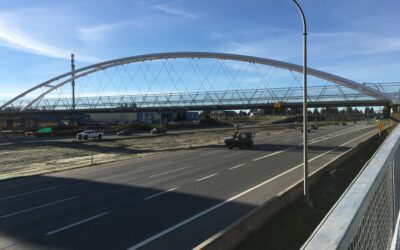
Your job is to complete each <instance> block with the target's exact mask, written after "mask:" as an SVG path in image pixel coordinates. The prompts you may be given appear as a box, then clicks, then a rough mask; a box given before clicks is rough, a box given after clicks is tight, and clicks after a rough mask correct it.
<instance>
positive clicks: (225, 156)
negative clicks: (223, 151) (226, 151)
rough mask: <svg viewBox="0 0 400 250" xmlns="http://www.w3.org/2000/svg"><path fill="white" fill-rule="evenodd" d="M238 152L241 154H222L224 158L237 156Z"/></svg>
mask: <svg viewBox="0 0 400 250" xmlns="http://www.w3.org/2000/svg"><path fill="white" fill-rule="evenodd" d="M238 154H240V152H237V153H234V154H230V155H224V156H222V158H227V157H231V156H235V155H238Z"/></svg>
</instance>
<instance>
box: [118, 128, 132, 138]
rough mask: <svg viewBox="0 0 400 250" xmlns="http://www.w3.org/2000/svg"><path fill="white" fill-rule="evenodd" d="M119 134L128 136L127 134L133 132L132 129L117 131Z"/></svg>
mask: <svg viewBox="0 0 400 250" xmlns="http://www.w3.org/2000/svg"><path fill="white" fill-rule="evenodd" d="M117 135H118V136H127V135H132V132H131V131H130V130H126V129H125V130H121V131H119V132H117Z"/></svg>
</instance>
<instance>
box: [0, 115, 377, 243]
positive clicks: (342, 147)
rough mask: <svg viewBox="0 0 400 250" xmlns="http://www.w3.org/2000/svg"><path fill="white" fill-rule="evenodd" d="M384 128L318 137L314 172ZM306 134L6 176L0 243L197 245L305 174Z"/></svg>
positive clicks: (325, 132)
mask: <svg viewBox="0 0 400 250" xmlns="http://www.w3.org/2000/svg"><path fill="white" fill-rule="evenodd" d="M375 133H377V129H376V126H375V125H373V126H371V125H366V124H365V123H362V124H361V123H358V124H351V125H348V126H328V127H323V128H320V129H319V130H313V131H312V132H311V133H310V134H309V135H310V149H309V159H310V164H309V165H310V172H313V171H316V170H317V169H318V168H321V167H323V166H324V165H326V164H327V163H329V162H330V161H332V160H334V159H335V158H337V157H339V156H340V155H341V154H343V153H345V152H346V151H347V150H349V149H351V148H352V147H355V146H356V145H358V144H359V143H360V142H361V141H363V140H365V139H367V138H368V137H370V136H372V135H373V134H375ZM301 137H302V134H301V133H300V132H299V131H291V132H287V131H285V132H284V133H282V132H277V133H274V134H271V135H269V136H266V137H263V138H257V137H256V146H255V147H254V149H249V150H238V149H237V150H236V149H234V150H228V149H225V148H224V147H223V146H210V147H207V148H201V149H195V150H187V151H176V152H169V153H163V154H159V155H157V156H154V157H151V158H142V159H134V160H129V161H123V162H122V161H121V162H116V163H112V164H105V165H99V166H96V167H92V168H82V169H77V170H71V171H65V172H61V173H58V174H51V175H45V176H36V177H27V178H20V179H14V180H8V181H7V180H6V181H1V182H0V249H4V248H7V249H191V248H193V247H196V246H197V245H198V244H200V243H202V242H203V241H204V240H206V239H207V238H209V237H210V236H212V235H213V234H215V233H217V232H218V231H219V230H221V229H223V228H225V227H226V226H228V225H230V224H232V223H233V222H235V221H237V220H238V219H239V218H241V217H243V216H244V215H246V214H247V213H249V212H250V211H251V210H253V209H254V208H256V207H257V206H258V205H260V204H261V203H263V202H265V201H267V200H268V199H270V198H272V197H273V196H274V195H276V194H277V193H279V192H281V191H282V190H284V189H285V188H287V187H289V186H290V185H292V184H294V183H295V182H297V181H299V180H300V179H301V178H302V173H303V172H302V164H301V162H302V148H301V146H300V145H301V140H302V138H301Z"/></svg>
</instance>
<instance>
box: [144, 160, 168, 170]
mask: <svg viewBox="0 0 400 250" xmlns="http://www.w3.org/2000/svg"><path fill="white" fill-rule="evenodd" d="M170 162H171V161H162V162H159V163H155V164H150V165H145V166H141V167H139V169H142V168H147V167H154V166H158V165H161V164H163V163H165V164H166V163H170Z"/></svg>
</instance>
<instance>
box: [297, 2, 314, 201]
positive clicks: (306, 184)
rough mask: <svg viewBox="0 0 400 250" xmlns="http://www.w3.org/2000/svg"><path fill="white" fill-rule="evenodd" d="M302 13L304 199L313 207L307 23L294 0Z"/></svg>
mask: <svg viewBox="0 0 400 250" xmlns="http://www.w3.org/2000/svg"><path fill="white" fill-rule="evenodd" d="M293 3H294V4H295V5H296V7H297V9H298V10H299V12H300V15H301V18H302V20H303V166H304V198H305V201H306V203H307V204H308V205H309V206H312V203H311V200H310V190H309V180H308V143H307V140H308V138H307V137H308V133H307V129H308V124H307V117H308V112H307V22H306V17H305V15H304V12H303V10H302V8H301V7H300V5H299V3H298V2H297V1H296V0H293Z"/></svg>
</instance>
